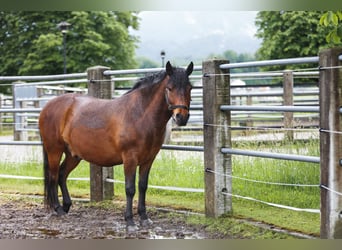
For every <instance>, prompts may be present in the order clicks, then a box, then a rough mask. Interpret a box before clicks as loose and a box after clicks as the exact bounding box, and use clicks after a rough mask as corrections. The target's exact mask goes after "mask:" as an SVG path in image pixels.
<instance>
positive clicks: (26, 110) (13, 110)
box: [0, 108, 42, 113]
mask: <svg viewBox="0 0 342 250" xmlns="http://www.w3.org/2000/svg"><path fill="white" fill-rule="evenodd" d="M40 111H42V109H41V108H24V109H22V108H6V109H0V113H35V112H40Z"/></svg>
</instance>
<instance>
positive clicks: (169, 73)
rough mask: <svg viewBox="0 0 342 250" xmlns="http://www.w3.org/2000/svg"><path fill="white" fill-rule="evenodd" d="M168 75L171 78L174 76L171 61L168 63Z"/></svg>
mask: <svg viewBox="0 0 342 250" xmlns="http://www.w3.org/2000/svg"><path fill="white" fill-rule="evenodd" d="M166 73H167V74H168V75H169V76H171V75H172V74H173V68H172V65H171V63H170V61H167V63H166Z"/></svg>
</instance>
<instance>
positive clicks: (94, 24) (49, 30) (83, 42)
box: [0, 11, 139, 75]
mask: <svg viewBox="0 0 342 250" xmlns="http://www.w3.org/2000/svg"><path fill="white" fill-rule="evenodd" d="M61 21H67V22H68V23H70V24H71V26H70V27H69V31H68V32H67V34H66V58H67V71H68V73H71V72H73V73H75V72H84V71H85V70H86V69H87V68H88V67H91V66H95V65H104V66H108V67H110V68H112V69H116V68H130V67H135V66H136V62H135V60H134V54H135V47H136V45H135V44H136V42H137V38H135V37H133V36H132V35H130V34H129V29H138V25H139V23H138V21H139V20H138V17H137V15H136V13H135V12H99V11H94V12H78V11H72V12H56V11H55V12H25V11H24V12H0V53H1V57H0V75H48V74H61V73H63V35H62V33H61V31H60V30H59V29H58V28H57V25H58V23H60V22H61Z"/></svg>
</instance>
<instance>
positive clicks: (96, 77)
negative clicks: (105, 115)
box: [87, 66, 114, 201]
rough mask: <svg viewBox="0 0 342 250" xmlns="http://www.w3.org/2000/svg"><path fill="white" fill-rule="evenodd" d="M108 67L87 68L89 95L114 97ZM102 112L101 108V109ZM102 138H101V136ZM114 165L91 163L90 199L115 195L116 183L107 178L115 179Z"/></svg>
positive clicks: (101, 198)
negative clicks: (107, 73) (106, 71)
mask: <svg viewBox="0 0 342 250" xmlns="http://www.w3.org/2000/svg"><path fill="white" fill-rule="evenodd" d="M108 69H109V68H108V67H103V66H95V67H91V68H88V69H87V76H88V95H89V96H94V97H96V98H101V99H112V91H113V87H112V82H111V78H110V76H104V75H103V72H104V71H105V70H108ZM99 112H101V110H99ZM99 140H101V138H99ZM113 176H114V174H113V167H101V166H96V165H95V164H90V200H91V201H102V200H110V199H112V198H113V196H114V185H113V183H112V182H107V181H106V179H107V178H110V179H113Z"/></svg>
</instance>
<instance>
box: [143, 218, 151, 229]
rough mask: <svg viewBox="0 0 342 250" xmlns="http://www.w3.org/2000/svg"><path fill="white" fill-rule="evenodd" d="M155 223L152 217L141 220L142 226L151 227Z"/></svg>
mask: <svg viewBox="0 0 342 250" xmlns="http://www.w3.org/2000/svg"><path fill="white" fill-rule="evenodd" d="M152 224H153V221H152V220H150V219H145V220H140V225H141V226H142V227H149V226H151V225H152Z"/></svg>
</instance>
